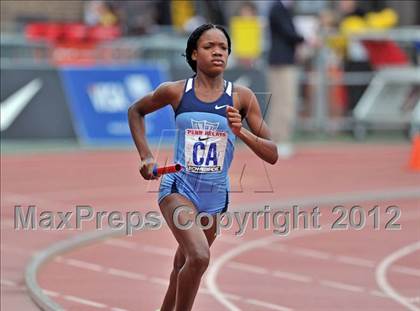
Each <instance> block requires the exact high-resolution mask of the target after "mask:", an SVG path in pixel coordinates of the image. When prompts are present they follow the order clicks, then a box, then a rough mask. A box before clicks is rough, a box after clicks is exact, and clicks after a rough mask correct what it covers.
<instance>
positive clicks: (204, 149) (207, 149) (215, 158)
mask: <svg viewBox="0 0 420 311" xmlns="http://www.w3.org/2000/svg"><path fill="white" fill-rule="evenodd" d="M227 139H228V134H227V132H225V131H217V130H204V129H186V130H185V149H184V155H185V166H186V169H187V171H189V172H192V173H220V172H222V170H223V162H224V159H225V153H226V145H227Z"/></svg>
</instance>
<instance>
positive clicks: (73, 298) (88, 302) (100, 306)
mask: <svg viewBox="0 0 420 311" xmlns="http://www.w3.org/2000/svg"><path fill="white" fill-rule="evenodd" d="M63 298H64V299H66V300H68V301H72V302H77V303H79V304H82V305H86V306H89V307H94V308H98V309H106V308H108V306H107V305H105V304H103V303H99V302H95V301H92V300H87V299H83V298H80V297H76V296H71V295H64V296H63Z"/></svg>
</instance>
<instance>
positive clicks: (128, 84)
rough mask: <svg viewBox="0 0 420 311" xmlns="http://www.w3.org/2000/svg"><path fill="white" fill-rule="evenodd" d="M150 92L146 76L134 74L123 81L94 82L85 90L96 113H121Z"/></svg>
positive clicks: (149, 84) (150, 88)
mask: <svg viewBox="0 0 420 311" xmlns="http://www.w3.org/2000/svg"><path fill="white" fill-rule="evenodd" d="M151 90H152V85H151V83H150V80H149V78H148V77H147V76H145V75H141V74H134V75H129V76H127V77H126V78H125V79H124V80H123V81H107V82H96V83H93V84H90V85H89V86H88V89H87V93H88V95H89V98H90V101H91V102H92V106H93V108H94V109H95V111H96V112H98V113H121V112H124V113H125V112H126V111H127V108H128V107H129V106H130V105H131V104H132V103H133V101H135V100H138V99H139V98H141V97H143V96H144V95H146V94H147V93H149V92H150V91H151Z"/></svg>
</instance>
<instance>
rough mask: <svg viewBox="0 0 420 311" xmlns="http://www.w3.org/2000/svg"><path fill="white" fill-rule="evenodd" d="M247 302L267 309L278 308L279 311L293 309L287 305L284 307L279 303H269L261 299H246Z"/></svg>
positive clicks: (290, 310)
mask: <svg viewBox="0 0 420 311" xmlns="http://www.w3.org/2000/svg"><path fill="white" fill-rule="evenodd" d="M245 302H247V303H249V304H251V305H255V306H258V307H264V308H266V309H271V310H278V311H292V310H293V309H290V308H286V307H282V306H279V305H275V304H272V303H268V302H265V301H261V300H257V299H246V300H245Z"/></svg>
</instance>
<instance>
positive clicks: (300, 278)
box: [272, 270, 313, 283]
mask: <svg viewBox="0 0 420 311" xmlns="http://www.w3.org/2000/svg"><path fill="white" fill-rule="evenodd" d="M272 275H273V276H275V277H278V278H281V279H286V280H290V281H296V282H302V283H311V282H313V279H312V278H311V277H310V276H306V275H301V274H296V273H290V272H285V271H278V270H277V271H274V273H273V274H272Z"/></svg>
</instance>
